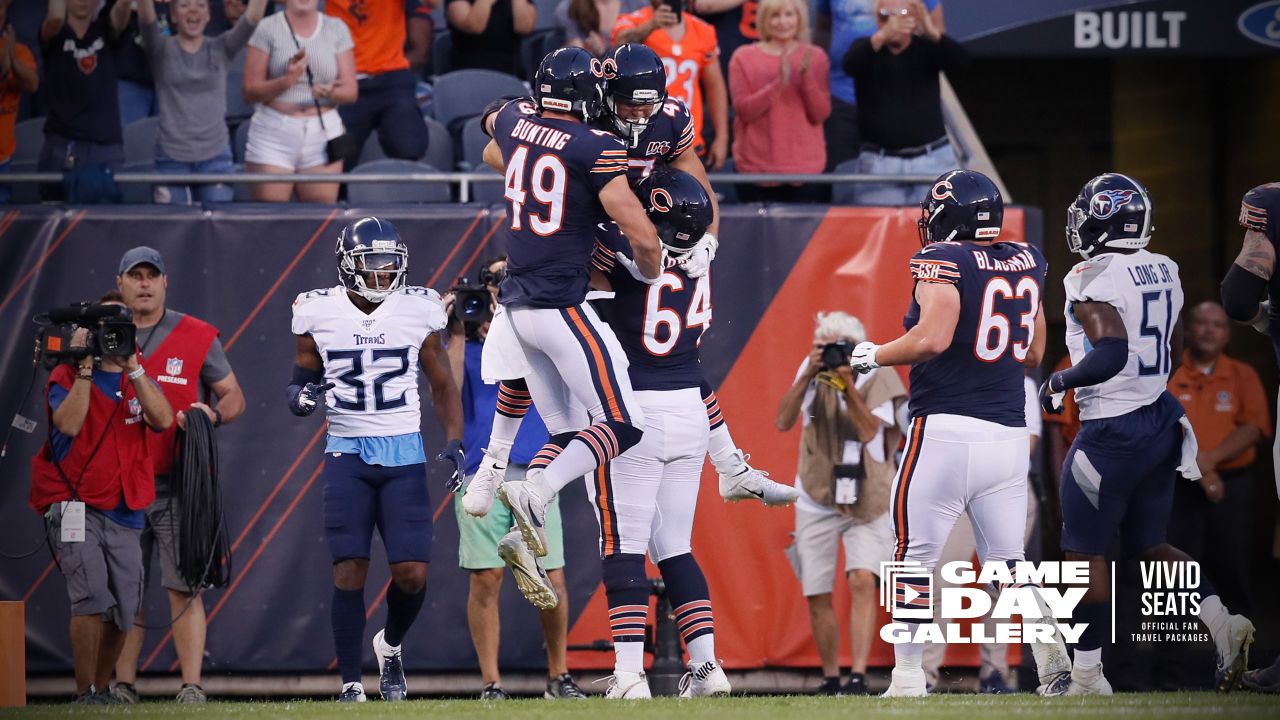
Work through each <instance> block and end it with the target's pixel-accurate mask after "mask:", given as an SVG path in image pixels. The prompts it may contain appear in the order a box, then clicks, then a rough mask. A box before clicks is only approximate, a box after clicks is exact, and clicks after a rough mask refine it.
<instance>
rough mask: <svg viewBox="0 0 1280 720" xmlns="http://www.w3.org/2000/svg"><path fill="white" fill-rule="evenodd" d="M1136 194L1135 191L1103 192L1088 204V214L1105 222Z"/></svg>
mask: <svg viewBox="0 0 1280 720" xmlns="http://www.w3.org/2000/svg"><path fill="white" fill-rule="evenodd" d="M1137 194H1138V191H1137V190H1103V191H1102V192H1100V193H1098V194H1097V195H1094V196H1093V199H1092V200H1091V201H1090V202H1089V214H1090V215H1092V216H1094V217H1096V218H1098V219H1099V220H1106V219H1107V218H1109V217H1111V216H1112V215H1115V214H1116V213H1117V212H1119V210H1120V208H1122V207H1124V206H1125V205H1128V204H1129V201H1131V200H1133V196H1134V195H1137Z"/></svg>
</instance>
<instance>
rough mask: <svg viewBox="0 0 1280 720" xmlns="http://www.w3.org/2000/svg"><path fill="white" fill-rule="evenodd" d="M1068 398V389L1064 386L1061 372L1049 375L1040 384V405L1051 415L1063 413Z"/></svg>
mask: <svg viewBox="0 0 1280 720" xmlns="http://www.w3.org/2000/svg"><path fill="white" fill-rule="evenodd" d="M1066 399H1067V391H1066V389H1065V388H1063V387H1062V377H1061V376H1060V374H1059V373H1054V374H1052V375H1050V376H1049V379H1048V380H1045V381H1044V382H1043V383H1041V385H1040V407H1041V408H1043V409H1044V411H1045V412H1047V413H1049V414H1050V415H1061V414H1062V408H1063V404H1064V403H1065V402H1066Z"/></svg>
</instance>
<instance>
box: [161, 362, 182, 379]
mask: <svg viewBox="0 0 1280 720" xmlns="http://www.w3.org/2000/svg"><path fill="white" fill-rule="evenodd" d="M164 374H165V375H181V374H182V358H169V359H168V360H166V361H165V363H164Z"/></svg>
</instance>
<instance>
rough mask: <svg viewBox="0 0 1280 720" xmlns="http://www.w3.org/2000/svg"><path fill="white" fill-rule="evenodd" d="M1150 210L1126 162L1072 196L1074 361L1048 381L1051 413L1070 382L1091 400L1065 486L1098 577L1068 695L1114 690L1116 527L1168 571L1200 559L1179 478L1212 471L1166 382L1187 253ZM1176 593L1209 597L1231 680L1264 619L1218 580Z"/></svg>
mask: <svg viewBox="0 0 1280 720" xmlns="http://www.w3.org/2000/svg"><path fill="white" fill-rule="evenodd" d="M1152 217H1153V208H1152V204H1151V197H1150V195H1149V194H1148V193H1147V189H1146V188H1145V187H1143V185H1142V184H1141V183H1139V182H1138V181H1136V180H1134V179H1133V178H1131V177H1128V176H1127V175H1121V174H1118V173H1105V174H1103V175H1099V176H1098V177H1095V178H1093V179H1092V180H1090V181H1089V182H1088V183H1086V184H1085V186H1084V188H1082V189H1081V190H1080V194H1079V195H1078V196H1077V197H1076V199H1075V201H1074V202H1072V203H1071V205H1069V206H1068V207H1067V245H1068V246H1069V247H1070V249H1071V251H1072V252H1073V253H1076V254H1078V255H1080V257H1082V258H1083V260H1082V261H1081V262H1079V263H1076V265H1075V266H1074V267H1073V268H1071V270H1070V271H1069V272H1068V273H1067V274H1066V276H1065V277H1064V278H1063V281H1062V284H1063V286H1064V289H1065V290H1066V298H1067V303H1066V309H1065V316H1066V325H1067V337H1066V340H1067V349H1068V350H1070V351H1071V367H1070V368H1068V369H1066V370H1061V371H1059V372H1055V373H1053V374H1052V375H1050V376H1049V378H1048V380H1046V381H1045V383H1044V385H1043V386H1042V388H1041V391H1040V392H1041V403H1042V404H1043V405H1044V409H1045V411H1046V412H1049V413H1055V412H1061V411H1062V403H1061V399H1062V394H1063V393H1065V392H1066V391H1067V390H1071V389H1074V390H1075V399H1076V404H1077V405H1079V406H1080V432H1079V433H1078V434H1077V435H1076V438H1075V440H1074V441H1073V442H1072V443H1071V449H1070V450H1069V451H1068V452H1067V456H1066V458H1065V459H1064V460H1063V464H1062V482H1061V488H1060V489H1059V491H1060V493H1061V495H1062V550H1063V552H1064V554H1065V555H1066V558H1067V560H1070V561H1076V562H1088V563H1089V588H1088V590H1087V592H1086V593H1085V595H1084V597H1083V598H1082V599H1081V601H1080V604H1079V605H1078V606H1077V607H1076V609H1075V611H1074V613H1073V615H1074V617H1076V618H1077V619H1078V621H1079V622H1083V623H1085V624H1086V627H1085V629H1084V632H1083V633H1082V634H1081V636H1080V640H1079V642H1077V643H1076V646H1075V657H1074V661H1073V668H1072V672H1071V684H1070V687H1069V688H1068V689H1067V691H1066V694H1068V695H1110V694H1111V684H1110V683H1109V682H1108V681H1107V678H1106V677H1105V676H1104V675H1103V672H1102V644H1103V642H1104V641H1105V638H1106V637H1107V635H1108V633H1107V627H1106V625H1107V621H1108V619H1109V618H1110V615H1111V612H1110V610H1111V606H1110V600H1111V597H1110V592H1109V591H1110V589H1111V584H1110V583H1109V582H1108V564H1107V558H1106V556H1107V551H1108V549H1109V548H1110V547H1111V546H1112V543H1113V541H1114V540H1115V538H1116V537H1117V536H1119V539H1120V547H1121V552H1122V553H1123V554H1124V556H1125V557H1128V558H1135V559H1137V560H1140V561H1142V562H1144V563H1150V564H1152V565H1154V564H1156V563H1161V564H1169V565H1174V567H1173V568H1169V569H1171V570H1172V571H1173V572H1171V573H1170V577H1173V578H1176V579H1177V581H1178V582H1180V583H1182V582H1186V581H1187V580H1190V578H1186V577H1185V576H1183V575H1182V574H1177V572H1176V565H1182V566H1183V567H1186V564H1187V563H1190V562H1191V557H1190V556H1188V555H1187V554H1186V553H1184V552H1183V551H1181V550H1179V549H1178V548H1176V547H1174V546H1172V545H1170V544H1169V543H1168V542H1166V540H1165V538H1166V530H1167V527H1168V523H1169V511H1170V509H1171V508H1172V507H1173V484H1174V483H1175V482H1177V481H1178V480H1177V478H1178V476H1179V475H1181V476H1183V477H1185V478H1188V479H1198V478H1199V477H1200V469H1199V467H1198V466H1197V463H1196V456H1197V448H1196V441H1195V433H1194V432H1192V429H1191V423H1190V422H1189V421H1188V420H1187V417H1186V413H1185V412H1184V410H1183V407H1182V405H1181V404H1180V403H1179V402H1178V400H1177V398H1175V397H1174V396H1173V395H1172V394H1171V393H1170V392H1169V391H1168V385H1169V374H1170V372H1171V371H1172V370H1173V368H1174V358H1181V357H1182V347H1181V345H1182V323H1181V321H1180V320H1178V318H1179V317H1180V315H1181V312H1182V304H1183V303H1182V299H1183V295H1182V281H1181V279H1180V277H1179V274H1178V264H1177V263H1175V262H1174V261H1173V260H1172V259H1171V258H1169V257H1168V256H1165V255H1161V254H1159V253H1153V252H1151V251H1150V250H1147V245H1148V243H1150V241H1151V233H1152V231H1153V230H1154V227H1153V223H1152ZM1187 584H1189V583H1187ZM1170 589H1171V590H1172V588H1170ZM1178 590H1180V591H1184V592H1187V593H1193V592H1194V593H1197V594H1198V596H1199V598H1200V600H1199V602H1198V607H1197V608H1196V609H1195V614H1196V615H1197V616H1198V617H1199V619H1200V621H1201V622H1203V623H1204V625H1205V627H1206V628H1207V629H1208V630H1209V635H1210V637H1212V638H1213V642H1214V644H1215V646H1216V650H1217V655H1218V658H1217V659H1218V667H1217V678H1216V684H1217V688H1218V690H1220V691H1223V692H1228V691H1230V690H1231V689H1233V688H1234V687H1235V686H1236V684H1237V683H1238V682H1239V681H1240V676H1241V674H1242V673H1243V672H1244V670H1245V668H1246V666H1247V665H1248V661H1249V645H1250V644H1251V643H1252V642H1253V633H1254V628H1253V623H1251V622H1250V621H1249V620H1248V618H1245V617H1244V616H1241V615H1232V614H1230V613H1229V612H1228V611H1227V608H1226V607H1225V606H1224V605H1223V604H1222V600H1221V599H1220V598H1219V597H1218V595H1217V591H1215V590H1214V589H1213V587H1212V586H1211V583H1210V582H1209V580H1208V578H1207V577H1203V576H1200V578H1199V581H1198V582H1197V583H1196V585H1195V586H1192V587H1179V588H1178ZM1189 610H1190V609H1188V610H1184V611H1183V612H1184V613H1187V614H1189V612H1188V611H1189ZM1157 612H1159V611H1157Z"/></svg>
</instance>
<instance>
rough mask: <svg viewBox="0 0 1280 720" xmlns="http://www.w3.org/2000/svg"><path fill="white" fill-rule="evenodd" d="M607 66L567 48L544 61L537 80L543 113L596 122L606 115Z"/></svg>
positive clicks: (538, 102) (536, 90)
mask: <svg viewBox="0 0 1280 720" xmlns="http://www.w3.org/2000/svg"><path fill="white" fill-rule="evenodd" d="M604 75H605V72H604V65H603V64H602V63H601V62H600V61H599V60H597V59H596V58H594V57H592V56H591V53H589V52H587V51H586V50H583V49H582V48H575V47H564V48H560V49H559V50H555V51H554V52H551V53H550V54H548V55H547V56H546V57H544V58H542V64H540V65H538V72H537V73H536V74H535V75H534V76H533V100H534V103H535V104H536V105H537V107H538V109H539V110H554V111H555V112H562V113H569V114H571V115H577V116H578V117H580V118H582V121H583V122H587V123H589V122H592V121H594V120H595V119H596V118H598V117H600V114H601V113H602V112H604Z"/></svg>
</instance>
